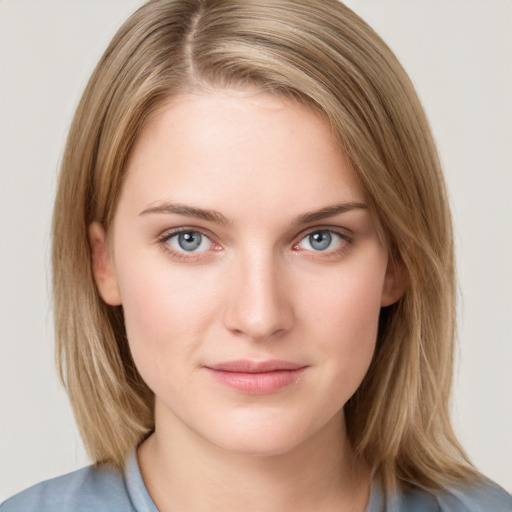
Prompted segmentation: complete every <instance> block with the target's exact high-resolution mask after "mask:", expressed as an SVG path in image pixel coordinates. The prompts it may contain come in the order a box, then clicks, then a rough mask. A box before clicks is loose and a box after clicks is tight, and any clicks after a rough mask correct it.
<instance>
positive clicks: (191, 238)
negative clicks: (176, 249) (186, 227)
mask: <svg viewBox="0 0 512 512" xmlns="http://www.w3.org/2000/svg"><path fill="white" fill-rule="evenodd" d="M201 238H202V235H201V233H194V232H191V233H180V234H179V236H178V244H179V246H180V247H181V248H182V249H183V250H184V251H195V250H196V249H197V248H198V247H199V246H200V245H201Z"/></svg>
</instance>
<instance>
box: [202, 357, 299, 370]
mask: <svg viewBox="0 0 512 512" xmlns="http://www.w3.org/2000/svg"><path fill="white" fill-rule="evenodd" d="M305 366H307V365H304V364H299V363H293V362H291V361H281V360H277V359H270V360H267V361H250V360H246V359H238V360H235V361H224V362H221V363H217V364H213V365H206V368H209V369H210V370H216V371H223V372H240V373H265V372H275V371H279V370H298V369H300V368H304V367H305Z"/></svg>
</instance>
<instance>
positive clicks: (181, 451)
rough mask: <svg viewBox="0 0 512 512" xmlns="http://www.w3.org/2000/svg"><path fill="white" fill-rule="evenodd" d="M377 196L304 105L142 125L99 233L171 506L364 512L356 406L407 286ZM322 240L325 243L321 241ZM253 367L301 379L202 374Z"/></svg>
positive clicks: (244, 107) (236, 98)
mask: <svg viewBox="0 0 512 512" xmlns="http://www.w3.org/2000/svg"><path fill="white" fill-rule="evenodd" d="M365 202H366V200H365V196H364V193H363V190H362V188H361V186H360V184H359V183H358V180H357V179H356V177H355V175H354V173H353V171H352V170H351V168H350V165H349V164H348V161H347V159H346V158H345V156H344V155H343V153H342V151H341V150H340V148H339V147H338V145H337V144H336V143H335V141H334V139H333V137H332V134H331V132H330V129H329V127H328V125H327V124H326V123H325V122H324V121H323V120H322V119H321V118H320V117H319V116H318V115H317V114H316V113H314V112H312V111H311V110H310V109H308V108H307V107H305V106H303V105H300V104H298V103H294V102H291V101H288V100H283V99H279V98H276V97H273V96H271V95H268V94H266V93H260V92H258V91H254V90H242V91H240V90H236V91H235V90H214V91H210V92H208V93H202V94H191V95H184V96H179V97H177V98H173V99H172V101H170V102H169V103H168V104H166V105H165V106H164V107H163V108H162V109H161V110H160V111H159V112H158V113H157V114H155V115H154V116H153V117H152V119H151V120H150V122H149V123H148V124H147V125H146V126H145V127H144V129H143V130H142V133H141V134H140V136H139V138H138V140H137V141H136V144H135V146H134V148H133V150H132V153H131V156H130V159H129V162H128V167H127V176H126V180H125V182H124V184H123V188H122V191H121V195H120V199H119V203H118V207H117V211H116V214H115V217H114V221H113V225H112V227H111V229H110V230H109V232H108V235H107V233H105V231H104V229H103V227H102V226H101V225H100V224H99V223H93V224H92V225H91V226H90V239H91V245H92V247H93V269H94V274H95V278H96V282H97V285H98V288H99V291H100V294H101V295H102V297H103V299H104V300H105V302H107V303H108V304H111V305H119V304H122V305H123V310H124V314H125V321H126V329H127V334H128V340H129V344H130V348H131V351H132V354H133V358H134V361H135V363H136V365H137V368H138V370H139V372H140V374H141V375H142V377H143V378H144V380H145V381H146V383H147V384H148V386H149V387H150V388H151V389H152V390H153V392H154V393H155V397H156V406H155V421H156V428H155V433H154V434H153V435H152V436H151V437H150V438H149V439H148V440H147V441H145V442H144V443H143V444H142V445H141V446H140V447H139V450H138V458H139V463H140V466H141V471H142V474H143V477H144V480H145V483H146V485H147V487H148V490H149V492H150V494H151V496H152V498H153V500H154V501H155V503H156V505H157V506H158V508H159V509H160V510H161V511H162V512H165V511H167V510H169V511H171V510H187V511H195V510H198V511H199V510H203V511H204V510H206V509H207V510H209V511H215V510H222V511H224V512H225V511H231V510H233V511H235V510H237V511H238V510H240V503H243V504H244V506H243V509H244V510H245V511H252V510H254V511H256V510H258V511H260V512H261V511H273V510H276V511H277V510H279V511H282V510H296V511H301V510H324V511H328V510H352V511H357V510H361V511H362V510H365V507H366V504H367V500H368V494H369V472H368V468H367V467H366V465H365V463H364V462H363V461H361V460H359V459H357V457H355V455H354V453H353V451H352V448H351V446H350V443H349V442H348V440H347V437H346V432H345V427H344V418H343V405H344V404H345V402H346V401H347V400H348V399H349V398H350V396H351V395H352V394H353V393H354V392H355V390H356V389H357V387H358V386H359V384H360V383H361V381H362V379H363V377H364V375H365V373H366V371H367V369H368V366H369V364H370V361H371V358H372V355H373V352H374V348H375V342H376V335H377V325H378V316H379V311H380V308H381V307H382V306H385V305H389V304H391V303H393V302H395V301H396V300H398V298H399V297H400V295H401V293H402V292H403V282H402V281H403V280H402V279H401V277H400V276H401V273H400V272H399V271H398V270H397V268H396V267H394V266H392V265H391V264H388V254H387V251H386V249H385V248H384V247H383V245H382V243H381V241H380V240H379V237H378V235H377V232H376V229H375V226H374V223H373V219H372V216H371V214H370V212H369V210H368V209H367V208H366V207H365ZM176 204H178V205H187V206H192V207H194V208H201V209H203V210H204V209H206V210H213V211H215V212H217V213H216V214H215V215H214V216H212V217H211V218H197V217H196V216H195V215H192V213H191V211H190V209H183V208H181V209H178V210H177V209H176V207H175V205H176ZM340 204H341V205H345V206H346V209H347V211H336V212H334V211H330V212H325V211H324V212H323V217H322V218H312V217H311V216H310V218H307V219H304V215H305V214H306V213H308V212H318V211H321V210H324V209H326V208H329V207H332V206H333V205H340ZM169 205H174V206H172V207H170V206H169ZM347 205H348V206H347ZM171 210H173V211H171ZM319 216H320V215H317V216H316V217H319ZM220 217H222V218H220ZM182 228H184V229H185V231H187V232H188V233H192V234H193V232H196V233H197V232H199V233H201V234H202V237H203V238H202V243H201V245H200V246H199V248H198V249H197V250H196V251H193V252H190V251H189V252H187V251H186V250H184V249H183V248H182V247H181V246H180V243H179V242H180V239H179V236H178V235H176V234H175V231H174V230H176V229H182ZM329 230H330V231H329ZM319 232H320V233H319ZM326 232H327V233H329V234H330V236H331V242H330V245H329V244H328V246H327V248H326V249H324V248H323V247H322V248H321V249H319V247H320V246H319V245H318V244H317V243H316V242H315V240H314V239H312V238H311V237H310V235H311V234H312V233H317V237H318V236H320V238H322V237H324V238H325V237H326V235H325V233H326ZM327 238H328V236H327ZM182 241H183V236H182ZM240 359H243V360H249V361H267V360H271V359H272V360H273V359H278V360H285V361H290V362H293V363H295V364H297V365H300V366H301V367H303V370H302V371H301V372H300V374H299V375H298V376H297V378H296V379H294V380H293V381H292V382H291V383H289V384H288V385H286V386H284V387H282V388H279V389H277V390H275V391H272V392H269V393H263V394H262V393H259V394H258V393H256V394H251V393H246V392H243V391H240V390H237V389H233V388H231V387H229V386H226V385H224V384H223V383H220V382H218V381H217V380H215V379H214V378H212V375H211V374H210V372H209V371H208V370H207V368H206V367H211V366H214V365H216V364H219V363H221V362H224V361H231V360H240ZM205 507H206V508H205Z"/></svg>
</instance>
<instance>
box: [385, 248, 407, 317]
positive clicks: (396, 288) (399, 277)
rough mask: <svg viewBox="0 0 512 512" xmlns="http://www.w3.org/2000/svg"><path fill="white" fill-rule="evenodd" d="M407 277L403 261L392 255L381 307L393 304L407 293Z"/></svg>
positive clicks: (387, 270)
mask: <svg viewBox="0 0 512 512" xmlns="http://www.w3.org/2000/svg"><path fill="white" fill-rule="evenodd" d="M406 283H407V277H406V272H405V267H404V264H403V262H402V261H401V260H400V259H399V258H396V257H393V256H390V258H389V260H388V266H387V269H386V275H385V277H384V285H383V287H382V298H381V307H384V306H391V304H394V303H395V302H397V301H398V300H400V298H401V297H402V295H403V294H404V293H405V287H406Z"/></svg>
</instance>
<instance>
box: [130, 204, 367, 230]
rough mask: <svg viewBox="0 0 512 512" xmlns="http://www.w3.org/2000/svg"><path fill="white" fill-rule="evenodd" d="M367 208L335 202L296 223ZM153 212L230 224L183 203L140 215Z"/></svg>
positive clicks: (219, 215) (217, 214) (160, 206)
mask: <svg viewBox="0 0 512 512" xmlns="http://www.w3.org/2000/svg"><path fill="white" fill-rule="evenodd" d="M366 208H367V206H366V204H364V203H358V202H348V203H341V204H335V205H332V206H326V207H325V208H321V209H320V210H315V211H312V212H306V213H303V214H302V215H299V216H298V217H297V218H296V219H295V221H294V224H295V225H297V226H300V225H302V224H308V223H310V222H315V221H318V220H322V219H326V218H328V217H334V216H335V215H340V214H342V213H346V212H349V211H350V210H355V209H366ZM152 213H171V214H173V213H174V214H177V215H183V216H185V217H194V218H196V219H201V220H206V221H210V222H217V223H219V224H230V221H229V219H228V218H227V217H225V216H224V215H222V213H220V212H218V211H216V210H207V209H204V208H197V207H195V206H189V205H186V204H182V203H170V202H166V203H162V204H158V205H155V206H150V207H149V208H146V209H144V210H142V212H140V214H139V215H149V214H152Z"/></svg>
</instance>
